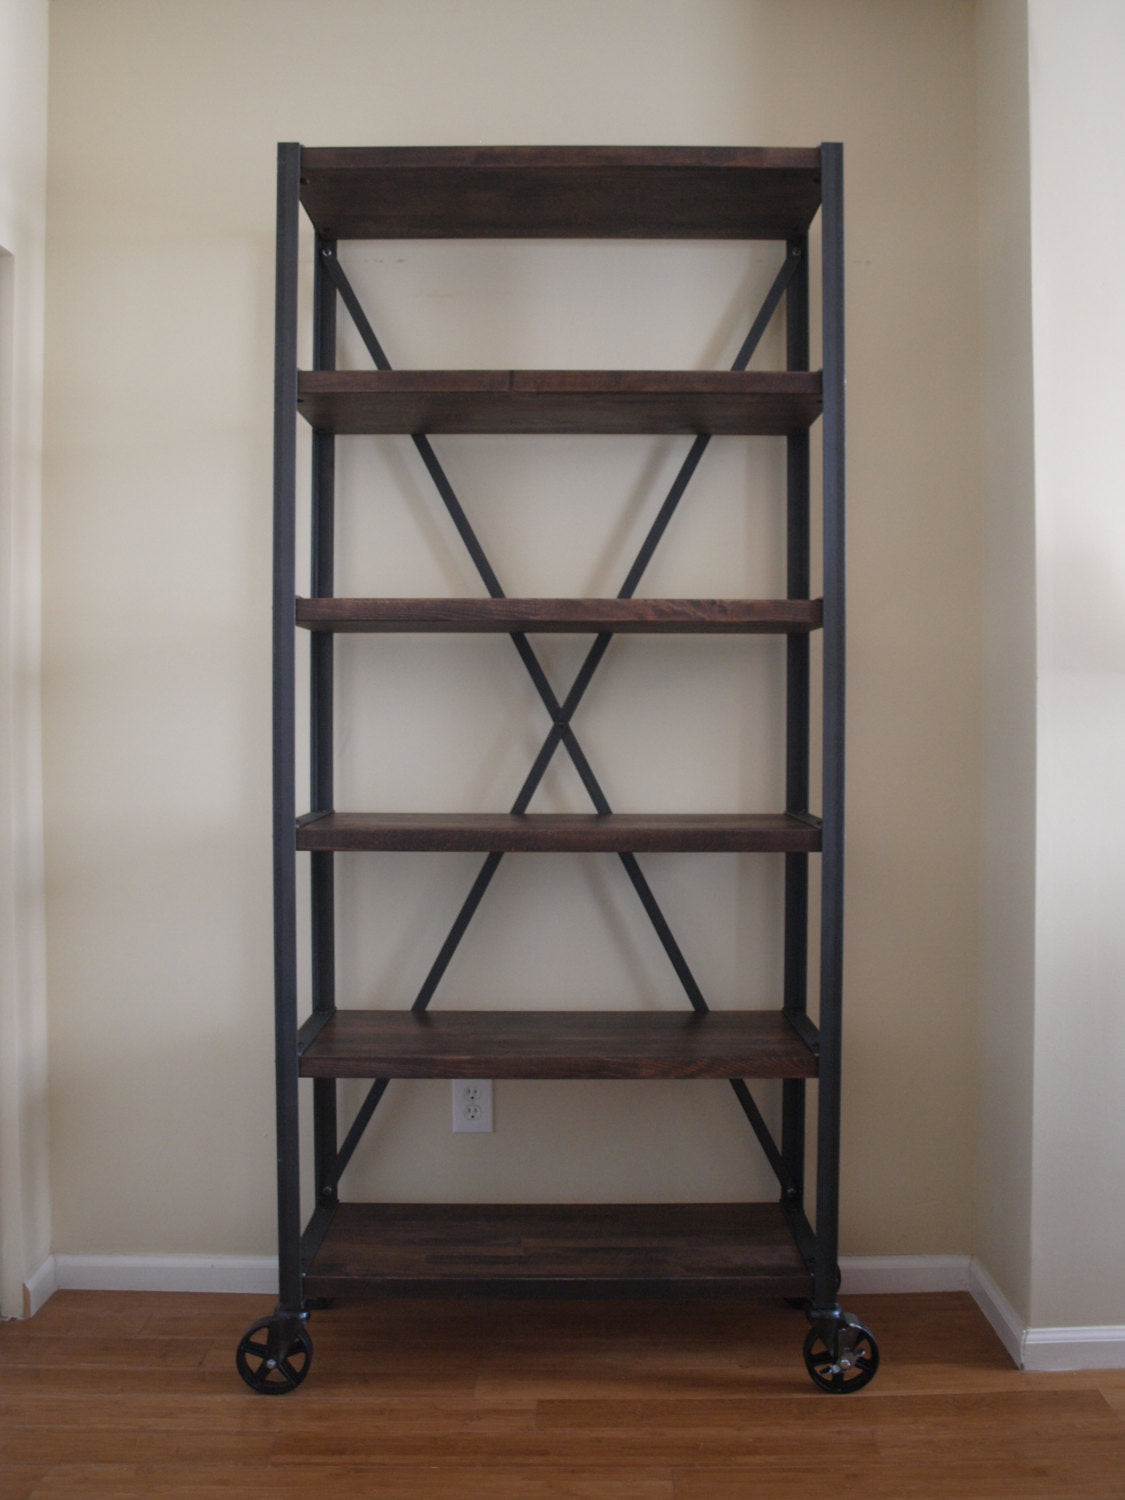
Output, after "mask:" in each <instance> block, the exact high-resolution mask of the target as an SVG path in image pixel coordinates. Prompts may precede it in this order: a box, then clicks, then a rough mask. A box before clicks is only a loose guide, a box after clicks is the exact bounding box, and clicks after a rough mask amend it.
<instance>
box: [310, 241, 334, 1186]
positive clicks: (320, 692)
mask: <svg viewBox="0 0 1125 1500" xmlns="http://www.w3.org/2000/svg"><path fill="white" fill-rule="evenodd" d="M335 254H336V243H335V241H334V240H323V239H319V240H318V241H317V255H316V259H315V264H314V271H313V365H314V367H315V368H316V369H318V370H334V369H335V368H336V286H335V283H334V281H333V280H332V278H331V276H329V275H328V273H327V271H326V269H325V259H326V258H329V259H331V258H333V257H335ZM335 481H336V439H335V437H334V435H333V434H332V433H330V432H314V433H313V438H312V549H311V578H310V593H311V594H312V595H313V596H314V597H315V598H320V599H323V598H327V597H328V596H330V595H331V594H333V593H334V592H335V502H336V490H335ZM333 652H334V637H333V635H332V633H331V632H330V631H313V632H312V637H311V640H310V642H309V653H310V656H309V678H310V680H309V771H310V788H309V806H310V807H311V808H313V809H315V810H316V811H319V812H327V811H330V810H331V809H332V808H333V806H334V805H335V804H334V791H333V774H332V772H333ZM309 860H310V868H309V882H310V907H311V913H310V938H311V960H312V1007H313V1010H314V1012H317V1013H319V1014H322V1015H327V1014H331V1012H332V1011H334V1010H335V1009H336V958H335V954H336V941H335V939H336V932H335V928H336V901H335V866H334V856H333V854H332V853H331V852H330V851H323V852H317V853H313V854H311V855H310V856H309ZM313 1140H314V1158H315V1163H316V1166H315V1175H316V1201H317V1204H318V1205H320V1204H328V1203H333V1202H335V1200H336V1151H337V1086H336V1080H335V1079H332V1078H318V1079H315V1080H314V1081H313Z"/></svg>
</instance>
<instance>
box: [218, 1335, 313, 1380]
mask: <svg viewBox="0 0 1125 1500" xmlns="http://www.w3.org/2000/svg"><path fill="white" fill-rule="evenodd" d="M283 1343H284V1347H283ZM312 1352H313V1349H312V1339H310V1338H309V1336H308V1334H307V1333H306V1332H305V1330H304V1329H303V1328H301V1327H300V1326H299V1325H298V1326H297V1327H296V1329H294V1330H292V1331H291V1332H290V1334H289V1336H288V1342H287V1343H285V1342H284V1339H283V1336H282V1335H281V1333H280V1326H279V1324H278V1323H277V1321H276V1320H275V1319H274V1318H263V1319H262V1321H261V1322H260V1323H255V1324H253V1326H252V1327H250V1328H248V1329H247V1330H246V1333H245V1334H244V1336H243V1338H242V1342H241V1343H240V1344H239V1346H238V1352H237V1353H236V1354H235V1357H234V1362H235V1364H236V1365H237V1366H238V1373H239V1374H240V1375H241V1376H242V1378H243V1380H245V1382H246V1384H247V1385H248V1386H249V1387H250V1389H251V1390H252V1391H256V1392H257V1393H258V1395H259V1396H287V1395H288V1394H289V1392H290V1391H295V1390H296V1389H297V1387H298V1386H299V1385H300V1383H301V1381H302V1380H304V1378H305V1376H306V1375H307V1374H308V1373H309V1365H310V1364H311V1363H312Z"/></svg>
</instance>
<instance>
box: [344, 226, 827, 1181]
mask: <svg viewBox="0 0 1125 1500" xmlns="http://www.w3.org/2000/svg"><path fill="white" fill-rule="evenodd" d="M319 253H320V256H321V263H322V265H323V267H324V269H325V270H326V272H327V273H328V275H329V276H330V277H331V279H332V281H333V283H334V285H335V287H336V289H337V291H338V293H339V295H340V297H341V300H342V301H343V302H344V305H345V307H346V308H347V309H348V312H349V314H350V316H351V318H352V320H353V322H354V324H355V326H356V329H357V331H358V332H359V334H360V337H361V338H362V340H363V342H364V345H365V346H366V348H367V350H368V353H369V354H370V356H371V358H372V360H373V362H374V364H375V366H376V368H377V369H381V370H390V369H391V368H392V366H391V363H390V361H389V359H388V358H387V356H386V353H385V351H384V350H383V347H382V345H381V344H380V342H379V340H378V337H377V336H376V334H375V331H374V329H373V328H372V326H371V323H370V321H369V319H368V317H367V315H366V313H365V311H364V309H363V306H362V304H361V303H360V301H359V299H358V297H357V296H356V294H355V291H354V289H353V287H352V286H351V283H350V282H349V280H348V278H347V276H346V275H345V274H344V271H343V269H342V267H341V266H340V263H339V261H338V259H337V257H336V255H335V248H334V246H332V245H330V244H327V243H321V244H320V246H319ZM800 258H801V249H800V247H799V246H798V245H796V244H793V243H791V244H790V246H789V251H788V254H787V255H786V259H785V261H784V262H783V264H782V266H781V268H780V270H779V271H778V274H777V276H776V277H775V279H774V282H773V284H772V286H771V287H770V289H769V291H768V292H767V294H766V297H765V299H764V301H763V303H762V306H761V308H760V309H759V312H758V315H757V317H756V318H755V320H754V322H753V324H752V326H751V328H750V331H749V333H748V334H747V336H746V339H745V340H744V342H743V344H742V347H741V348H740V350H739V352H738V355H737V356H736V358H735V360H734V363H733V364H732V366H731V368H732V370H735V371H740V370H744V369H745V368H746V366H747V365H748V364H749V362H750V360H751V358H752V357H753V354H754V351H755V350H756V348H757V346H758V344H759V343H760V341H761V338H762V336H763V334H764V333H765V330H766V328H767V326H768V324H769V322H770V320H771V319H772V317H773V314H774V312H775V311H776V309H777V307H778V305H779V304H780V302H781V299H782V297H783V296H784V295H785V292H786V290H787V288H788V285H789V282H790V280H791V279H792V277H793V275H794V274H795V272H796V270H797V267H798V265H799V262H800ZM411 438H412V441H413V443H414V445H415V448H416V449H417V451H418V454H419V456H420V457H421V459H422V462H423V464H424V465H425V467H426V470H427V472H428V473H429V474H430V477H431V479H432V480H433V482H434V485H435V488H436V489H437V491H438V494H439V495H440V496H441V499H442V501H443V503H444V504H445V507H446V510H447V512H448V514H449V516H450V519H451V520H452V521H453V524H454V526H455V528H456V530H457V532H458V534H459V535H460V537H461V539H462V541H463V543H464V544H465V547H466V550H467V551H468V553H469V555H470V557H471V558H472V560H473V563H474V565H475V566H476V568H477V571H478V573H479V574H480V576H481V579H482V581H483V582H484V585H485V587H486V588H487V590H488V592H489V594H490V596H491V597H492V598H497V599H499V598H503V597H504V591H503V589H502V587H501V585H500V581H499V579H498V577H497V575H496V573H495V572H494V570H493V568H492V566H491V564H490V563H489V561H488V558H487V556H486V555H485V552H484V549H483V548H482V547H481V545H480V542H479V539H478V538H477V536H476V533H475V532H474V530H473V528H472V525H471V523H470V522H469V519H468V517H467V515H466V514H465V511H464V508H463V507H462V505H461V503H460V501H459V499H458V497H457V495H456V492H455V491H454V489H453V486H452V485H451V484H450V482H449V479H448V476H447V475H446V473H445V471H444V469H443V468H442V466H441V464H440V462H439V461H438V458H437V455H436V454H435V453H434V450H433V446H432V444H431V443H430V442H429V439H428V438H427V437H425V436H424V435H423V434H421V433H414V434H411ZM710 440H711V435H710V434H709V433H701V434H699V435H698V436H697V437H696V438H695V440H694V442H693V443H692V445H691V448H690V449H689V451H688V453H687V455H686V457H685V459H684V461H683V463H682V464H681V466H680V469H679V472H678V473H677V475H676V478H675V480H674V481H673V483H672V486H671V488H670V489H669V491H668V494H667V496H666V497H665V499H664V502H663V504H662V505H661V507H660V510H659V512H658V513H657V516H656V518H655V520H654V521H653V524H652V526H651V527H650V528H649V532H648V534H647V535H646V537H645V540H644V542H643V544H642V546H641V549H640V551H639V552H638V554H637V557H636V559H635V561H634V563H633V566H632V567H631V568H630V570H629V573H628V575H627V577H626V579H625V582H624V584H623V585H622V588H621V590H620V591H619V593H618V596H617V597H618V598H619V599H627V598H631V597H632V596H633V594H634V593H635V591H636V588H637V586H638V585H639V583H640V580H641V577H642V576H643V574H644V571H645V569H646V568H647V566H648V563H649V561H650V560H651V558H652V555H653V553H654V552H655V550H656V547H657V546H658V544H659V542H660V540H661V538H662V537H663V534H664V532H665V530H666V529H667V526H668V524H669V523H670V521H671V519H672V516H673V515H674V513H675V510H676V508H677V506H678V505H679V502H680V499H681V498H682V496H683V493H684V491H685V490H686V488H687V485H688V483H689V482H690V480H691V478H692V476H693V475H694V473H695V470H696V468H697V467H698V465H699V461H700V459H701V458H702V457H703V454H704V452H705V451H706V448H707V445H708V443H709V442H710ZM612 639H613V635H612V633H610V632H603V633H602V634H600V635H598V636H597V637H596V639H595V640H594V642H593V644H592V646H591V648H590V650H589V652H588V653H587V655H586V658H585V660H584V661H583V663H582V666H581V667H580V669H579V671H578V674H577V676H576V677H575V680H574V682H573V683H572V685H571V688H570V691H569V692H568V693H567V695H566V698H565V700H564V702H563V703H561V704H560V703H559V701H558V699H557V698H556V696H555V693H554V690H553V689H552V687H551V685H550V682H549V680H548V679H547V676H546V673H545V672H544V670H543V667H542V664H541V663H540V661H539V658H538V657H537V655H536V653H535V651H534V649H533V648H532V646H531V644H530V642H529V641H528V640H527V637H526V635H524V634H523V633H522V632H513V633H512V635H511V640H512V642H513V644H514V645H515V647H516V650H517V652H518V653H519V655H520V658H521V660H522V661H523V663H524V666H525V667H526V669H527V671H528V674H529V676H530V677H531V680H532V682H533V684H534V686H535V688H536V691H537V692H538V694H539V696H540V699H541V701H542V702H543V705H544V707H545V708H546V710H547V712H548V714H549V715H550V716H551V718H552V720H553V724H552V728H551V730H550V732H549V733H548V735H547V737H546V739H545V740H544V742H543V745H542V746H541V747H540V750H539V753H538V755H537V756H536V758H535V761H534V763H533V765H532V767H531V770H530V771H529V773H528V775H527V777H526V779H525V781H524V784H523V787H522V788H521V789H520V793H519V795H518V796H517V798H516V801H515V803H514V804H513V806H512V809H511V810H512V812H514V813H519V812H523V811H525V810H526V808H527V806H528V805H529V803H530V801H531V798H532V797H533V795H534V793H535V791H536V789H537V788H538V786H539V783H540V782H541V780H542V778H543V776H544V775H545V773H546V770H547V767H548V765H549V764H550V761H551V759H552V757H553V755H554V752H555V750H556V749H557V748H558V746H559V745H560V744H563V745H565V747H566V750H567V753H568V755H569V757H570V759H571V761H572V762H573V764H574V767H575V769H576V771H577V772H578V775H579V777H580V778H581V780H582V783H583V785H584V786H585V788H586V791H587V794H588V795H589V797H590V800H591V802H592V803H593V805H594V808H595V810H596V811H597V812H598V813H599V814H606V813H609V812H610V811H611V808H610V804H609V801H608V799H607V798H606V797H605V794H604V792H603V791H602V789H601V787H600V785H599V783H598V781H597V778H596V776H595V775H594V772H593V769H592V767H591V766H590V764H589V762H588V760H587V759H586V756H585V753H584V752H583V750H582V748H581V746H580V745H579V743H578V740H577V737H576V736H575V735H574V732H573V730H572V729H571V727H570V720H571V718H572V716H573V714H574V713H575V711H576V710H577V708H578V705H579V703H580V702H581V699H582V697H583V696H584V694H585V692H586V689H587V688H588V686H589V684H590V682H591V681H592V679H593V676H594V673H595V672H596V670H597V668H598V666H599V665H600V662H601V659H602V657H603V656H604V655H605V652H606V650H607V649H608V647H609V645H610V642H611V641H612ZM502 857H503V856H502V855H501V854H499V853H494V854H490V855H489V856H488V857H487V858H486V859H485V861H484V863H483V864H482V866H481V868H480V870H479V872H478V874H477V876H476V878H475V880H474V882H473V885H472V887H471V888H470V890H469V893H468V895H467V896H466V898H465V900H464V902H463V904H462V906H461V909H460V911H459V913H458V915H457V918H456V919H455V921H454V924H453V926H452V928H451V929H450V932H449V934H448V936H447V938H446V940H445V942H444V943H443V944H442V947H441V949H440V950H439V953H438V955H437V957H436V959H435V961H434V963H433V965H432V966H431V969H430V972H429V974H428V975H427V977H426V979H425V981H424V982H423V985H422V988H421V989H420V991H419V993H418V996H417V998H416V999H415V1001H414V1004H413V1007H412V1009H413V1010H415V1011H422V1010H425V1009H426V1007H427V1006H428V1005H429V1002H430V1000H431V998H432V996H433V994H434V992H435V991H436V989H437V986H438V984H439V983H440V981H441V978H442V976H443V975H444V973H445V970H446V968H447V967H448V965H449V963H450V961H451V960H452V957H453V954H454V953H455V951H456V949H457V946H458V945H459V943H460V941H461V938H462V936H463V935H464V933H465V931H466V929H467V927H468V924H469V922H470V920H471V919H472V917H473V915H474V914H475V912H476V909H477V907H478V906H479V904H480V902H481V900H482V898H483V896H484V893H485V891H486V890H487V888H488V886H489V884H490V883H491V880H492V877H493V875H494V874H495V873H496V870H497V868H498V867H499V864H500V860H501V858H502ZM619 858H620V859H621V862H622V865H623V866H624V868H625V870H626V873H627V874H628V876H629V879H630V881H631V882H632V884H633V886H634V889H635V890H636V891H637V894H638V897H639V899H640V901H641V904H642V905H643V907H644V909H645V911H646V913H647V914H648V916H649V919H650V921H651V922H652V924H653V927H654V929H655V931H656V933H657V936H658V937H659V939H660V941H661V944H662V946H663V947H664V949H665V952H666V953H667V955H668V958H669V960H670V962H671V963H672V966H673V969H674V970H675V972H676V974H677V976H678V977H679V979H680V981H681V983H682V984H683V986H684V989H685V991H686V993H687V996H688V999H689V1001H690V1003H691V1005H692V1007H693V1008H694V1009H695V1010H696V1011H706V1010H707V1009H708V1006H707V1002H706V1000H705V999H704V997H703V994H702V991H701V990H700V988H699V985H698V983H697V982H696V980H695V977H694V975H693V974H692V972H691V969H690V967H689V966H688V963H687V960H686V959H685V958H684V956H683V953H682V952H681V950H680V948H679V945H678V943H677V942H676V939H675V937H674V935H673V933H672V931H671V928H670V927H669V926H668V923H667V920H666V919H665V917H664V915H663V912H662V911H661V909H660V906H659V903H658V902H657V900H656V897H655V895H654V894H653V892H652V889H651V887H650V886H649V884H648V881H647V880H646V879H645V877H644V874H643V873H642V871H641V869H640V865H639V864H638V862H637V859H636V856H635V855H634V854H631V853H621V854H620V855H619ZM731 1085H732V1087H733V1088H734V1091H735V1093H736V1096H737V1097H738V1099H739V1102H740V1103H741V1104H742V1107H743V1109H744V1111H745V1112H746V1114H747V1117H748V1118H749V1120H750V1123H751V1125H752V1126H753V1128H754V1131H755V1134H756V1135H757V1136H758V1138H759V1140H760V1141H761V1143H762V1146H763V1149H764V1150H765V1153H766V1156H767V1158H768V1159H769V1161H770V1165H771V1166H772V1167H773V1169H774V1171H775V1173H776V1174H777V1175H778V1178H779V1181H781V1184H782V1187H783V1188H784V1187H785V1186H786V1179H787V1173H786V1172H785V1168H784V1165H783V1163H782V1161H781V1157H780V1154H779V1152H778V1151H777V1148H776V1145H775V1144H774V1142H773V1138H772V1136H771V1135H770V1133H769V1130H768V1127H767V1126H766V1125H765V1121H764V1119H763V1118H762V1116H761V1113H760V1111H759V1110H758V1108H757V1106H756V1105H755V1104H754V1101H753V1099H752V1097H751V1096H750V1093H749V1090H748V1089H747V1087H746V1085H745V1083H744V1082H743V1081H742V1080H740V1079H732V1080H731ZM385 1087H386V1080H379V1081H376V1083H375V1084H374V1086H373V1087H372V1089H371V1091H370V1093H369V1095H368V1097H367V1099H366V1100H365V1102H364V1104H363V1106H362V1107H361V1109H360V1112H359V1115H358V1116H357V1118H356V1120H355V1122H354V1123H353V1126H352V1129H351V1131H350V1132H349V1135H348V1139H347V1141H346V1142H345V1145H344V1148H343V1150H342V1151H341V1156H342V1157H343V1156H345V1154H346V1156H347V1157H350V1156H351V1153H352V1151H354V1149H355V1146H356V1144H358V1141H359V1138H360V1136H361V1135H362V1133H363V1130H364V1129H365V1127H366V1124H367V1122H368V1121H369V1120H370V1118H371V1115H372V1113H373V1112H374V1109H375V1107H376V1106H377V1105H378V1103H379V1101H380V1099H381V1098H382V1094H383V1091H384V1090H385Z"/></svg>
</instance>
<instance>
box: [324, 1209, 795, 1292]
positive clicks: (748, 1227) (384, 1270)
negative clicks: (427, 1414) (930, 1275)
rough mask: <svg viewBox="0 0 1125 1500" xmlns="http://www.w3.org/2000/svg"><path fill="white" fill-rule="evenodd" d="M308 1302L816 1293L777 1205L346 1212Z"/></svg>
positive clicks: (327, 1242)
mask: <svg viewBox="0 0 1125 1500" xmlns="http://www.w3.org/2000/svg"><path fill="white" fill-rule="evenodd" d="M306 1286H307V1288H308V1292H309V1295H310V1296H313V1297H337V1296H349V1297H356V1296H371V1295H388V1294H394V1295H417V1294H424V1293H427V1292H428V1293H430V1294H431V1295H435V1296H445V1295H456V1294H459V1293H463V1292H465V1291H470V1290H475V1291H476V1292H477V1293H479V1294H485V1295H489V1296H496V1297H513V1296H515V1297H518V1296H527V1295H539V1294H543V1293H549V1294H551V1295H560V1294H564V1295H584V1296H590V1295H599V1296H615V1297H622V1296H636V1295H645V1296H647V1295H652V1294H654V1293H660V1294H667V1295H675V1294H677V1293H680V1292H691V1293H692V1294H701V1293H706V1294H709V1295H715V1294H728V1295H729V1294H730V1293H731V1292H739V1293H743V1294H754V1293H758V1294H761V1293H770V1292H772V1293H775V1294H777V1295H780V1296H794V1297H800V1296H807V1295H808V1294H809V1291H810V1285H809V1277H808V1273H807V1272H806V1271H805V1268H804V1266H803V1264H802V1262H801V1259H800V1257H799V1255H798V1254H797V1251H796V1249H795V1248H794V1245H793V1241H792V1238H791V1236H790V1233H789V1229H788V1226H787V1224H786V1222H785V1218H784V1216H783V1214H782V1212H781V1210H780V1208H778V1207H777V1205H775V1204H772V1203H729V1204H728V1203H720V1204H711V1203H688V1204H684V1203H668V1204H655V1205H648V1204H586V1203H583V1204H553V1203H549V1204H540V1203H536V1204H495V1203H490V1204H483V1205H481V1204H396V1203H383V1204H380V1203H342V1204H340V1206H339V1207H338V1209H337V1210H336V1213H335V1216H334V1218H333V1221H332V1224H331V1226H330V1228H329V1230H328V1233H327V1234H326V1235H325V1237H324V1241H323V1243H322V1244H321V1246H320V1249H319V1250H318V1251H317V1253H316V1255H315V1256H314V1257H313V1259H312V1262H311V1264H310V1266H309V1269H308V1273H307V1277H306Z"/></svg>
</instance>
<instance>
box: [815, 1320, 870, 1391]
mask: <svg viewBox="0 0 1125 1500" xmlns="http://www.w3.org/2000/svg"><path fill="white" fill-rule="evenodd" d="M805 1368H806V1369H807V1370H808V1372H809V1375H810V1376H811V1377H812V1382H813V1384H814V1385H816V1386H819V1387H820V1389H821V1390H822V1391H831V1392H832V1394H833V1395H837V1396H847V1395H850V1394H851V1393H852V1392H853V1391H861V1390H862V1389H863V1387H864V1386H865V1385H867V1384H868V1383H869V1382H870V1381H872V1380H874V1378H875V1371H876V1370H877V1369H878V1368H879V1345H878V1344H877V1343H876V1342H875V1340H874V1338H873V1337H872V1335H871V1333H870V1332H869V1331H868V1330H867V1329H866V1328H864V1326H863V1324H862V1323H857V1322H856V1321H855V1319H854V1318H849V1317H847V1316H845V1317H844V1319H843V1320H842V1322H841V1323H840V1325H839V1327H838V1328H837V1329H836V1330H835V1332H834V1333H833V1334H832V1335H831V1336H830V1337H829V1338H827V1339H825V1338H824V1337H822V1335H821V1334H820V1332H819V1330H818V1329H816V1328H810V1329H809V1334H808V1337H807V1338H806V1339H805Z"/></svg>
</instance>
